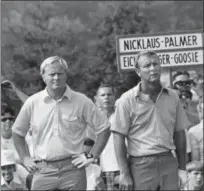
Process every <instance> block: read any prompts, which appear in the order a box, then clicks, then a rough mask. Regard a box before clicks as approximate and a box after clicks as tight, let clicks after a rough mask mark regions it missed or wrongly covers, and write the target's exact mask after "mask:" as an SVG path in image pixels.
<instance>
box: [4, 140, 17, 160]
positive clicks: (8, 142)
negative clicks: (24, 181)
mask: <svg viewBox="0 0 204 191" xmlns="http://www.w3.org/2000/svg"><path fill="white" fill-rule="evenodd" d="M1 150H2V151H3V150H11V151H13V154H14V158H15V162H16V163H18V162H19V161H20V157H19V155H18V152H17V150H16V148H15V146H14V143H13V139H12V137H11V138H9V139H5V138H3V137H1Z"/></svg>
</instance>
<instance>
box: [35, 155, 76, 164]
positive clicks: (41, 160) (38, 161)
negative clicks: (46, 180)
mask: <svg viewBox="0 0 204 191" xmlns="http://www.w3.org/2000/svg"><path fill="white" fill-rule="evenodd" d="M70 159H72V158H71V157H67V158H63V159H59V160H51V161H50V160H45V159H36V160H34V161H35V163H36V164H38V163H42V162H46V163H55V162H62V161H66V160H70Z"/></svg>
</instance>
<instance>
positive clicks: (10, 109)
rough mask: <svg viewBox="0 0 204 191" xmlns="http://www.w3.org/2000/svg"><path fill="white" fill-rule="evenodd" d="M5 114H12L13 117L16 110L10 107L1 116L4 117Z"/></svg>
mask: <svg viewBox="0 0 204 191" xmlns="http://www.w3.org/2000/svg"><path fill="white" fill-rule="evenodd" d="M5 113H10V114H11V115H12V116H14V115H15V112H14V110H13V109H12V108H10V107H8V106H7V107H6V108H5V109H4V110H3V111H2V112H1V115H2V116H3V115H4V114H5Z"/></svg>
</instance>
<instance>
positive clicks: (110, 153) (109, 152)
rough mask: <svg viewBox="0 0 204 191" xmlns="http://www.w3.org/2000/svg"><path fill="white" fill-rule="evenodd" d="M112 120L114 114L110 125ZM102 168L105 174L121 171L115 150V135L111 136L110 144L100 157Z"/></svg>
mask: <svg viewBox="0 0 204 191" xmlns="http://www.w3.org/2000/svg"><path fill="white" fill-rule="evenodd" d="M112 119H113V114H112V115H111V116H110V118H109V121H110V123H111V122H112ZM100 166H101V168H102V171H103V172H110V171H119V166H118V162H117V159H116V154H115V149H114V142H113V133H111V134H110V137H109V139H108V142H107V144H106V146H105V148H104V150H103V152H102V153H101V155H100Z"/></svg>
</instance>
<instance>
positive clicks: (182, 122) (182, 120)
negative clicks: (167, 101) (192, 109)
mask: <svg viewBox="0 0 204 191" xmlns="http://www.w3.org/2000/svg"><path fill="white" fill-rule="evenodd" d="M189 126H190V122H189V120H188V118H187V116H186V113H185V111H184V108H183V106H182V104H181V102H180V100H178V104H177V111H176V121H175V129H174V130H175V131H183V130H185V129H187V128H188V127H189Z"/></svg>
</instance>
